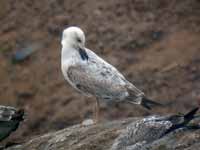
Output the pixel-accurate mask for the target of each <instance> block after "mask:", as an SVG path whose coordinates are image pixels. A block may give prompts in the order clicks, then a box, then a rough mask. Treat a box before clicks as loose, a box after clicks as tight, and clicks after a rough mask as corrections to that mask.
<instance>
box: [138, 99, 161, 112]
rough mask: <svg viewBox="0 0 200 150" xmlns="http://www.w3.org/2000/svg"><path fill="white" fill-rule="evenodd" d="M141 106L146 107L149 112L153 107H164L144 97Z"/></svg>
mask: <svg viewBox="0 0 200 150" xmlns="http://www.w3.org/2000/svg"><path fill="white" fill-rule="evenodd" d="M141 105H142V106H143V107H145V108H146V109H149V110H150V109H152V107H154V106H159V107H164V105H163V104H160V103H158V102H155V101H152V100H150V99H148V98H146V97H142V100H141Z"/></svg>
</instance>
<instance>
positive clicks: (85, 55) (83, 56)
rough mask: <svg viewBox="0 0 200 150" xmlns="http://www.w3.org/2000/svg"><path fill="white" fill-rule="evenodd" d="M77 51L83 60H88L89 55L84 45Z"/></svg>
mask: <svg viewBox="0 0 200 150" xmlns="http://www.w3.org/2000/svg"><path fill="white" fill-rule="evenodd" d="M78 51H79V54H80V56H81V58H82V59H83V60H88V58H89V57H88V54H87V52H86V50H85V48H84V47H79V49H78Z"/></svg>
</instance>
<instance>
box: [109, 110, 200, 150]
mask: <svg viewBox="0 0 200 150" xmlns="http://www.w3.org/2000/svg"><path fill="white" fill-rule="evenodd" d="M198 109H199V108H198V107H196V108H194V109H192V110H191V111H189V112H188V113H186V114H183V115H170V116H149V117H146V118H143V119H140V120H137V121H134V122H133V123H130V124H129V125H128V126H127V128H126V129H125V130H124V131H123V132H122V133H121V134H120V135H119V137H118V138H117V139H116V140H115V142H114V144H113V145H112V148H111V150H122V149H123V150H148V149H151V148H148V146H149V147H150V146H151V145H153V142H154V141H156V140H158V139H161V138H163V137H165V136H166V135H168V134H170V135H174V134H176V133H182V132H183V131H185V130H187V129H200V126H199V125H191V124H189V123H190V121H191V120H193V119H195V118H199V116H197V115H195V114H196V112H197V111H198Z"/></svg>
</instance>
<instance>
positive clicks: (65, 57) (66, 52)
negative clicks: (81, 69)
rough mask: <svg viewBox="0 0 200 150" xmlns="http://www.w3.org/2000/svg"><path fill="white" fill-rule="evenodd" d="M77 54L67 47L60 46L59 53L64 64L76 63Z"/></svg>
mask: <svg viewBox="0 0 200 150" xmlns="http://www.w3.org/2000/svg"><path fill="white" fill-rule="evenodd" d="M79 57H80V56H79V53H78V51H77V50H76V49H75V48H73V47H71V46H68V45H63V46H62V52H61V61H62V62H66V61H73V62H74V61H76V60H77V59H79Z"/></svg>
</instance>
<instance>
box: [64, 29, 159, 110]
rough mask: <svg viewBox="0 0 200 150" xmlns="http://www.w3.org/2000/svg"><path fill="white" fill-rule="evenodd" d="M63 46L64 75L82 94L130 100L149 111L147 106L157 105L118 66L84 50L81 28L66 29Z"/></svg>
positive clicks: (114, 99)
mask: <svg viewBox="0 0 200 150" xmlns="http://www.w3.org/2000/svg"><path fill="white" fill-rule="evenodd" d="M61 43H62V56H61V66H62V72H63V75H64V77H65V79H66V80H67V81H68V82H69V83H70V84H71V85H72V86H73V87H74V88H75V89H77V90H78V91H79V92H81V93H83V94H85V95H87V96H95V97H96V98H97V99H98V100H104V101H108V102H110V101H115V102H118V101H129V102H131V103H134V104H141V105H143V106H144V107H146V108H148V109H150V106H148V104H150V105H151V104H152V105H154V104H155V105H156V103H154V102H152V101H149V100H146V99H144V93H143V92H142V91H141V90H139V89H138V88H136V87H135V86H134V85H133V84H132V83H130V82H129V81H128V80H126V79H125V77H124V76H123V75H122V74H121V73H120V72H119V71H118V70H117V69H116V68H115V67H113V66H112V65H110V64H109V63H107V62H106V61H104V60H103V59H102V58H100V57H99V56H97V55H96V54H95V53H94V52H92V51H91V50H89V49H87V48H85V35H84V33H83V31H82V30H81V29H80V28H78V27H69V28H67V29H65V30H64V31H63V38H62V42H61ZM147 103H148V104H147ZM145 104H146V105H145Z"/></svg>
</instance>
